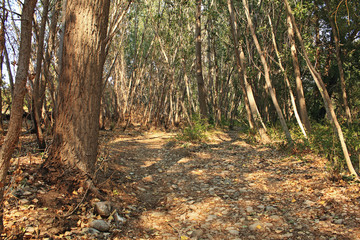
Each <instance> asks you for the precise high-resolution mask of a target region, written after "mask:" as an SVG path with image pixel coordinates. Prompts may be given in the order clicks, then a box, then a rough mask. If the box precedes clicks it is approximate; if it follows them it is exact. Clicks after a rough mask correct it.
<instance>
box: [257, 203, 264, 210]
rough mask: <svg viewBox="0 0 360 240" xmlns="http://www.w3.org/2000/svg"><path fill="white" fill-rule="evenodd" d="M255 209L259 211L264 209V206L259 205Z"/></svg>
mask: <svg viewBox="0 0 360 240" xmlns="http://www.w3.org/2000/svg"><path fill="white" fill-rule="evenodd" d="M257 208H259V209H264V208H265V206H264V205H262V204H261V205H259V206H257Z"/></svg>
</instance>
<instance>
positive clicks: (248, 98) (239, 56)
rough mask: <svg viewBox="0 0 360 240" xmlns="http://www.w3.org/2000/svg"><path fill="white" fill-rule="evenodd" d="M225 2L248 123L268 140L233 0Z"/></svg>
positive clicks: (262, 137)
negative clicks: (242, 43)
mask: <svg viewBox="0 0 360 240" xmlns="http://www.w3.org/2000/svg"><path fill="white" fill-rule="evenodd" d="M227 3H228V9H229V15H230V26H231V30H232V35H233V41H234V50H235V59H236V65H237V69H238V71H239V75H240V84H241V88H242V90H243V94H244V96H245V98H244V99H245V106H246V111H250V112H248V119H249V125H250V126H251V124H252V121H253V122H254V124H255V127H256V129H257V130H258V131H259V134H260V137H261V140H262V141H263V142H269V141H270V138H269V136H268V135H267V133H266V128H265V125H264V123H263V121H262V118H261V115H260V114H259V111H258V107H257V105H256V101H255V97H254V94H253V90H252V87H251V85H250V84H249V83H248V81H247V74H246V66H245V56H244V52H243V49H242V46H241V44H239V40H238V37H237V35H238V31H237V24H236V19H235V14H234V7H233V2H232V0H228V1H227ZM247 106H248V107H247ZM248 108H249V109H248Z"/></svg>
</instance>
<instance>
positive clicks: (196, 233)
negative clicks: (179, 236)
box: [190, 229, 203, 239]
mask: <svg viewBox="0 0 360 240" xmlns="http://www.w3.org/2000/svg"><path fill="white" fill-rule="evenodd" d="M202 234H203V231H202V230H201V229H198V230H195V231H193V232H192V233H191V235H190V237H191V238H193V239H199V237H200V236H201V235H202Z"/></svg>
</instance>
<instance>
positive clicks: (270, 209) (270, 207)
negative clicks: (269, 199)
mask: <svg viewBox="0 0 360 240" xmlns="http://www.w3.org/2000/svg"><path fill="white" fill-rule="evenodd" d="M265 210H266V211H268V212H271V211H275V210H276V208H275V207H273V206H266V208H265Z"/></svg>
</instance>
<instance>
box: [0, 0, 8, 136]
mask: <svg viewBox="0 0 360 240" xmlns="http://www.w3.org/2000/svg"><path fill="white" fill-rule="evenodd" d="M2 9H3V11H2V13H1V19H0V134H2V133H3V131H4V126H3V117H2V109H3V99H2V84H3V83H2V78H3V63H4V49H5V21H6V18H7V12H6V9H5V0H3V2H2Z"/></svg>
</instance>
